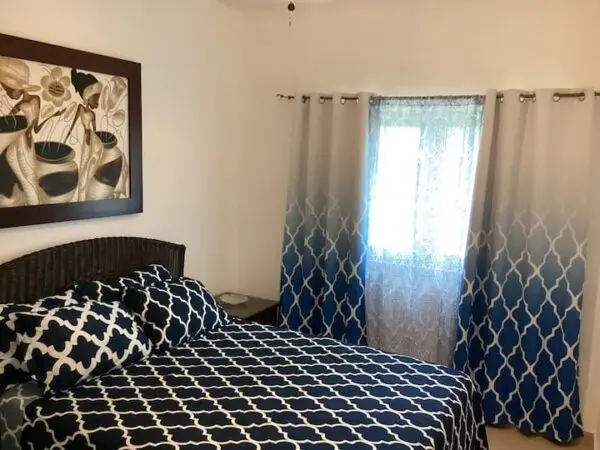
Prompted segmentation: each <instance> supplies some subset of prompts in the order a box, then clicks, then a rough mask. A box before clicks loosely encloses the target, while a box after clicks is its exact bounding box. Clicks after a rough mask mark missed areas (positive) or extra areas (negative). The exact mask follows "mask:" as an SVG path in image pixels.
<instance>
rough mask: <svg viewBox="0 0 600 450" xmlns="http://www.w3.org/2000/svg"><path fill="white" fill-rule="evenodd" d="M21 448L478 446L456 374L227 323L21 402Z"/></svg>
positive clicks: (476, 403)
mask: <svg viewBox="0 0 600 450" xmlns="http://www.w3.org/2000/svg"><path fill="white" fill-rule="evenodd" d="M21 431H22V434H21V444H22V446H23V448H34V449H47V448H52V447H54V448H73V449H88V448H92V449H125V448H147V449H240V450H243V449H258V448H260V449H277V450H286V449H315V450H316V449H319V450H320V449H352V450H355V449H356V450H358V449H361V450H362V449H456V450H469V449H471V450H480V449H481V450H483V449H486V448H487V440H486V433H485V427H484V424H483V418H482V413H481V405H480V396H479V393H478V392H477V390H476V388H475V387H474V385H473V383H472V382H471V380H470V379H469V377H468V376H466V375H465V374H463V373H461V372H458V371H455V370H452V369H449V368H446V367H442V366H438V365H432V364H428V363H424V362H422V361H418V360H415V359H412V358H408V357H402V356H394V355H389V354H385V353H383V352H380V351H377V350H374V349H371V348H367V347H360V346H348V345H343V344H341V343H340V342H338V341H335V340H332V339H326V338H309V337H306V336H305V335H302V334H299V333H296V332H292V331H287V330H281V329H277V328H273V327H269V326H263V325H259V324H252V323H234V324H231V325H228V326H226V327H224V328H222V329H221V330H219V331H217V332H210V333H207V334H206V335H204V336H203V337H202V339H198V340H196V341H193V342H190V343H187V344H186V345H183V346H181V347H178V348H175V349H170V350H169V351H167V352H165V353H162V354H153V355H152V356H150V357H149V358H148V359H147V360H145V361H143V362H140V363H137V364H135V365H132V366H129V367H126V368H123V369H119V370H118V371H115V372H112V373H110V374H106V375H104V376H102V377H100V378H97V379H95V380H91V381H89V382H88V383H87V384H85V385H82V386H80V387H77V388H75V389H72V390H70V391H68V392H64V393H61V394H59V395H55V396H52V397H49V398H43V399H38V400H35V401H33V402H32V403H31V404H30V405H29V406H27V407H26V409H25V419H24V424H23V427H22V430H21Z"/></svg>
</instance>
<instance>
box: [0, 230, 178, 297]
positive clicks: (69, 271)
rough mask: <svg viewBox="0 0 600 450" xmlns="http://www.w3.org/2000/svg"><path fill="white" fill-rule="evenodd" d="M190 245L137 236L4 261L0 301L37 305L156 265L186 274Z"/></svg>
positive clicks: (67, 246)
mask: <svg viewBox="0 0 600 450" xmlns="http://www.w3.org/2000/svg"><path fill="white" fill-rule="evenodd" d="M184 261H185V246H183V245H178V244H173V243H170V242H163V241H157V240H154V239H145V238H138V237H111V238H100V239H89V240H86V241H79V242H72V243H70V244H64V245H59V246H57V247H51V248H47V249H44V250H40V251H37V252H35V253H31V254H29V255H25V256H22V257H20V258H17V259H14V260H12V261H8V262H6V263H4V264H1V265H0V304H2V303H33V302H34V301H35V300H37V299H39V298H41V297H45V296H48V295H52V294H56V293H58V292H62V291H64V290H65V289H67V288H69V287H70V286H71V285H73V284H74V283H77V282H80V281H84V280H97V279H99V278H104V277H110V276H115V275H126V274H128V273H129V272H132V271H133V270H136V269H139V268H141V267H144V266H146V265H148V264H152V263H160V264H163V265H164V266H165V267H167V268H168V269H169V270H170V271H171V273H172V274H173V276H174V277H180V276H182V275H183V266H184Z"/></svg>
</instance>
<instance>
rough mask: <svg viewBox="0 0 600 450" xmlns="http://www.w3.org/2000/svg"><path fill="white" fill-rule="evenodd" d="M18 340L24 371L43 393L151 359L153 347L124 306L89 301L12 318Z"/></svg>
mask: <svg viewBox="0 0 600 450" xmlns="http://www.w3.org/2000/svg"><path fill="white" fill-rule="evenodd" d="M7 326H8V327H9V328H11V329H12V330H13V331H15V332H16V333H17V335H18V339H19V341H20V343H21V344H20V345H21V346H22V347H23V351H22V354H20V355H18V356H19V358H20V360H21V364H22V368H23V369H25V371H26V372H27V373H28V374H30V375H31V377H32V378H33V379H34V380H35V381H37V382H38V384H39V385H40V387H42V389H43V391H44V393H56V392H60V391H63V390H65V389H69V388H70V387H73V386H75V385H77V384H79V383H82V382H84V381H85V380H87V379H89V378H92V377H95V376H99V375H102V374H105V373H107V372H109V371H111V370H113V369H118V368H119V367H121V366H123V365H126V364H133V363H135V362H137V361H139V360H140V359H142V358H145V357H146V356H148V355H149V354H150V349H151V346H150V342H149V341H148V338H147V337H146V335H145V334H144V333H143V332H142V330H141V328H140V327H139V326H138V325H137V323H136V322H135V319H134V318H133V316H132V315H131V314H130V313H129V311H128V310H127V309H126V308H125V306H124V305H122V304H121V303H118V302H115V303H112V304H105V303H100V302H95V301H92V300H90V301H87V302H83V303H80V304H77V305H72V306H65V307H61V308H53V309H50V310H48V311H46V312H41V311H39V312H35V313H34V312H23V313H15V314H10V315H9V321H8V322H7Z"/></svg>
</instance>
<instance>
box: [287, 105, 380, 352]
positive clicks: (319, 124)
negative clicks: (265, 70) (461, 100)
mask: <svg viewBox="0 0 600 450" xmlns="http://www.w3.org/2000/svg"><path fill="white" fill-rule="evenodd" d="M368 112H369V96H368V95H367V94H361V95H360V96H359V100H358V101H354V100H348V101H345V100H344V99H342V98H341V97H340V96H339V95H334V96H333V99H332V100H327V101H324V100H323V99H322V98H321V97H320V96H319V95H312V96H309V98H303V97H302V96H297V97H296V99H295V100H294V124H293V131H292V149H291V168H290V181H289V185H288V201H287V213H286V224H285V232H284V248H283V260H282V268H281V308H280V309H281V320H282V326H284V327H288V328H291V329H294V330H299V331H302V332H304V333H307V334H311V335H321V336H328V337H332V338H335V339H339V340H341V341H344V342H348V343H357V344H364V343H365V342H366V332H365V305H364V278H365V262H366V257H365V255H366V234H365V233H366V227H367V221H366V219H367V217H366V214H365V205H366V201H365V200H366V196H365V186H366V181H365V180H366V175H367V173H368V170H367V165H368V158H367V152H366V142H367V122H368Z"/></svg>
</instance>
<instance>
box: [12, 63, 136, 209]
mask: <svg viewBox="0 0 600 450" xmlns="http://www.w3.org/2000/svg"><path fill="white" fill-rule="evenodd" d="M15 116H21V117H20V118H19V117H17V118H15ZM128 122H129V114H128V84H127V79H125V78H122V77H116V76H112V75H107V74H102V73H95V72H89V71H85V70H79V69H75V70H72V69H71V68H68V67H60V66H53V65H48V64H42V63H38V62H34V61H27V60H18V59H14V58H7V57H2V56H0V207H15V206H26V205H40V204H57V203H68V202H81V201H93V200H106V199H118V198H128V197H129V195H130V192H129V142H128V136H129V128H128ZM11 183H12V187H10V186H11Z"/></svg>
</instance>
